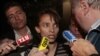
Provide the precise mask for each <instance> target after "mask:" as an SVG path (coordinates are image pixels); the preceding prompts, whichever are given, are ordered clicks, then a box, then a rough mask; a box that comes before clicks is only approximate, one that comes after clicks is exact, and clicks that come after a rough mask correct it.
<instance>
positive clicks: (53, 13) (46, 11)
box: [35, 9, 60, 26]
mask: <svg viewBox="0 0 100 56" xmlns="http://www.w3.org/2000/svg"><path fill="white" fill-rule="evenodd" d="M44 14H48V15H50V17H53V20H54V21H55V23H56V24H57V25H58V26H59V20H60V16H59V15H58V13H57V12H56V11H55V10H53V9H44V10H42V11H40V12H39V13H38V14H37V17H36V19H35V26H39V22H40V18H41V16H43V15H44Z"/></svg>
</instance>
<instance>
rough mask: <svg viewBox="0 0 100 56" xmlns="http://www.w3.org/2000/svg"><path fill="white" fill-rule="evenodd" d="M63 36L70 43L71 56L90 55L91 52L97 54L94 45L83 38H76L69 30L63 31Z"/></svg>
mask: <svg viewBox="0 0 100 56" xmlns="http://www.w3.org/2000/svg"><path fill="white" fill-rule="evenodd" d="M63 36H64V38H65V39H66V40H67V41H68V42H70V43H72V45H71V50H72V52H73V56H90V55H92V54H98V52H97V51H96V49H95V47H94V46H93V45H92V44H91V43H90V42H89V41H88V40H84V39H82V38H81V39H76V37H75V36H74V35H73V34H72V33H71V32H70V31H64V32H63Z"/></svg>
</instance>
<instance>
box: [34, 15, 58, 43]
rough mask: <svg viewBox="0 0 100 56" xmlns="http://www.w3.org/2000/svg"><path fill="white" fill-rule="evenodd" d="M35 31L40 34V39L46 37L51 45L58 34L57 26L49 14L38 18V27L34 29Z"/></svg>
mask: <svg viewBox="0 0 100 56" xmlns="http://www.w3.org/2000/svg"><path fill="white" fill-rule="evenodd" d="M35 29H36V31H37V32H38V33H40V35H41V37H44V36H46V37H47V38H48V40H49V42H51V43H53V42H55V40H56V37H57V34H58V32H59V26H58V25H57V24H56V22H55V21H54V18H53V17H51V16H50V15H49V14H44V15H42V16H41V17H40V21H39V26H37V27H35Z"/></svg>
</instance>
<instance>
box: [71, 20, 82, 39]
mask: <svg viewBox="0 0 100 56" xmlns="http://www.w3.org/2000/svg"><path fill="white" fill-rule="evenodd" d="M70 31H71V32H72V33H73V34H74V35H75V36H76V37H77V38H82V35H81V34H80V32H79V30H78V25H77V24H76V23H75V22H74V21H73V20H71V25H70Z"/></svg>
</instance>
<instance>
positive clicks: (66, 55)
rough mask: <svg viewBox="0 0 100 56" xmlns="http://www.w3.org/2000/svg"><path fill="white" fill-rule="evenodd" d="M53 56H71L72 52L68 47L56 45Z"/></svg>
mask: <svg viewBox="0 0 100 56" xmlns="http://www.w3.org/2000/svg"><path fill="white" fill-rule="evenodd" d="M54 56H72V52H71V50H70V47H69V46H68V45H65V44H58V45H57V49H56V52H55V55H54Z"/></svg>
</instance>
